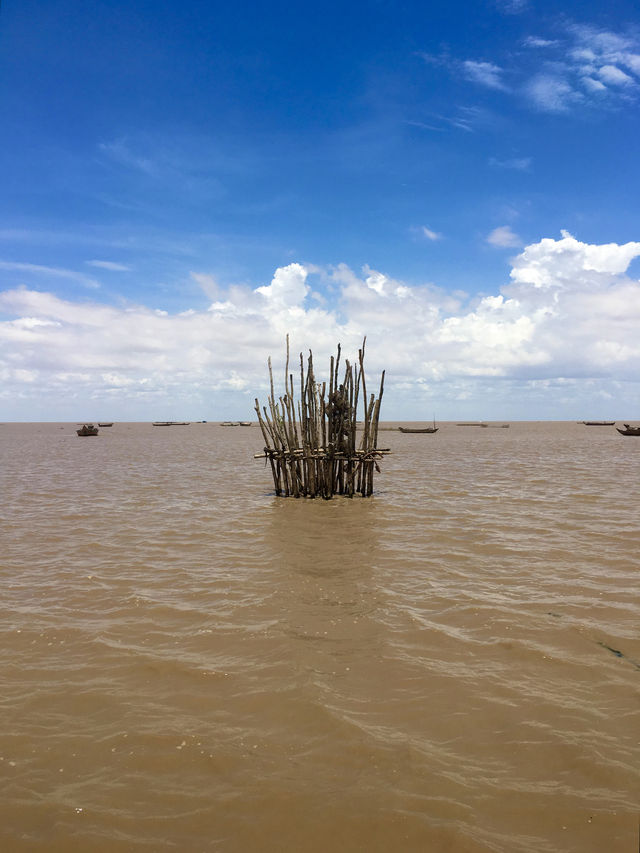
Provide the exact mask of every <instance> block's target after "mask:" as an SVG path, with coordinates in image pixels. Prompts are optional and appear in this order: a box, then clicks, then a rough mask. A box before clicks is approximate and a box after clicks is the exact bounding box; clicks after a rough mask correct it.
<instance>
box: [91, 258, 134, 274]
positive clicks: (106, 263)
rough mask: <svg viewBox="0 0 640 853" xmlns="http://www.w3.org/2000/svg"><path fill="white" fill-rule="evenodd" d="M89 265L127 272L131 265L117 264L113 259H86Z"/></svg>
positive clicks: (111, 270)
mask: <svg viewBox="0 0 640 853" xmlns="http://www.w3.org/2000/svg"><path fill="white" fill-rule="evenodd" d="M87 264H88V265H89V266H90V267H98V269H101V270H109V271H110V272H129V271H130V270H131V267H128V266H126V265H125V264H117V263H115V262H114V261H87Z"/></svg>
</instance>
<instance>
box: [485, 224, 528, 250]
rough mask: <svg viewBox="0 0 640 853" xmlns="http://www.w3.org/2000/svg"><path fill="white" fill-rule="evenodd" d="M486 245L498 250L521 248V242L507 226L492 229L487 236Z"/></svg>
mask: <svg viewBox="0 0 640 853" xmlns="http://www.w3.org/2000/svg"><path fill="white" fill-rule="evenodd" d="M487 243H489V245H491V246H495V247H496V248H500V249H506V248H514V247H516V246H522V240H521V239H520V237H518V235H517V234H515V233H514V232H513V231H512V230H511V228H510V227H509V226H508V225H501V226H500V227H499V228H494V229H493V231H492V232H491V233H490V234H489V235H488V236H487Z"/></svg>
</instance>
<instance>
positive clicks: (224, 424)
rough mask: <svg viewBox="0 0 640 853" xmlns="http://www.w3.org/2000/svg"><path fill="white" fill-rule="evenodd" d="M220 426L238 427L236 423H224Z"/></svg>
mask: <svg viewBox="0 0 640 853" xmlns="http://www.w3.org/2000/svg"><path fill="white" fill-rule="evenodd" d="M220 426H238V424H237V423H236V422H235V421H222V423H221V424H220Z"/></svg>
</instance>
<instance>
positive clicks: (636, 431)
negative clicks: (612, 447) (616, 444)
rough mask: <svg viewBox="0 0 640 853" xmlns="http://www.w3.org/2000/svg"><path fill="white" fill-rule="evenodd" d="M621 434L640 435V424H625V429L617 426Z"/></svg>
mask: <svg viewBox="0 0 640 853" xmlns="http://www.w3.org/2000/svg"><path fill="white" fill-rule="evenodd" d="M616 429H617V430H618V432H619V433H620V435H640V426H634V427H632V426H629V424H625V425H624V429H620V427H616Z"/></svg>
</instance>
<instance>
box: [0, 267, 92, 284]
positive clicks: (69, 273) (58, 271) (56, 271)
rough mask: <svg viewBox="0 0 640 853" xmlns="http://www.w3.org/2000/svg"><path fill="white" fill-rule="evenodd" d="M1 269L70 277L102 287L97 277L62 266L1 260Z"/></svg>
mask: <svg viewBox="0 0 640 853" xmlns="http://www.w3.org/2000/svg"><path fill="white" fill-rule="evenodd" d="M0 269H1V270H9V271H11V272H23V273H27V274H28V275H36V276H43V275H44V276H51V277H52V278H68V279H70V280H71V281H77V282H78V283H79V284H82V285H83V286H84V287H90V288H91V289H95V288H98V287H100V284H99V282H97V281H96V280H95V278H89V276H86V275H83V274H82V273H79V272H75V270H67V269H63V268H61V267H47V266H43V265H42V264H25V263H18V262H17V261H0Z"/></svg>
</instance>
